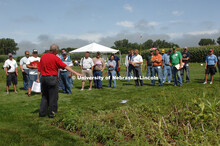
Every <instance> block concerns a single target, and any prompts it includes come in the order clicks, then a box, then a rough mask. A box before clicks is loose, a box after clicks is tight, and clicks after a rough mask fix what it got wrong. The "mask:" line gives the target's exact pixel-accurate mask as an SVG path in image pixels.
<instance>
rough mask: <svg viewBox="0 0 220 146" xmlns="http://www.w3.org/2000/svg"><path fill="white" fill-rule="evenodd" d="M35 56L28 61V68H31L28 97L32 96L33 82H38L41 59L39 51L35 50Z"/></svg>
mask: <svg viewBox="0 0 220 146" xmlns="http://www.w3.org/2000/svg"><path fill="white" fill-rule="evenodd" d="M32 55H33V56H31V57H29V58H28V60H27V63H26V65H27V68H29V78H30V80H29V83H28V96H29V97H30V96H31V87H32V85H33V82H34V81H36V80H37V73H38V64H39V62H40V57H38V51H37V50H36V49H34V50H33V53H32Z"/></svg>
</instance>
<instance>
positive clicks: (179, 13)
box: [172, 10, 184, 16]
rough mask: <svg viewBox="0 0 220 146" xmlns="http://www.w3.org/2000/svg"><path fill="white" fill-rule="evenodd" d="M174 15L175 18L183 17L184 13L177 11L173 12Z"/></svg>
mask: <svg viewBox="0 0 220 146" xmlns="http://www.w3.org/2000/svg"><path fill="white" fill-rule="evenodd" d="M172 14H173V15H175V16H181V15H183V14H184V11H177V10H175V11H172Z"/></svg>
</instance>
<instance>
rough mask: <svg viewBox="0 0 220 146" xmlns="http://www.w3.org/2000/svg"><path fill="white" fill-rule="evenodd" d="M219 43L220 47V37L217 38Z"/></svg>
mask: <svg viewBox="0 0 220 146" xmlns="http://www.w3.org/2000/svg"><path fill="white" fill-rule="evenodd" d="M217 43H218V44H219V45H220V37H218V38H217Z"/></svg>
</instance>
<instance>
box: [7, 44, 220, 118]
mask: <svg viewBox="0 0 220 146" xmlns="http://www.w3.org/2000/svg"><path fill="white" fill-rule="evenodd" d="M58 50H59V46H58V45H55V44H53V45H51V46H50V52H48V53H46V54H44V55H43V56H41V58H40V57H38V50H36V49H34V50H33V52H32V56H30V53H29V51H25V56H24V57H23V58H22V59H21V60H20V64H19V65H20V69H21V72H22V75H23V86H24V89H25V90H27V91H28V96H29V97H30V96H31V88H32V85H33V83H34V82H38V83H39V82H40V83H41V92H42V100H41V105H40V113H39V116H40V117H42V116H46V113H47V111H48V110H49V111H48V113H49V117H54V116H55V114H56V112H57V100H58V91H59V89H62V91H63V93H67V94H72V90H71V87H72V86H73V79H72V74H75V75H76V76H78V77H81V78H82V88H81V90H82V91H83V90H84V89H85V82H86V80H89V89H88V90H92V81H94V88H97V89H102V80H103V71H104V70H105V68H107V70H108V77H109V83H108V87H113V88H116V80H117V78H116V76H117V77H118V78H119V79H121V76H120V67H121V66H120V59H119V57H117V56H116V55H115V54H112V55H111V56H110V58H109V60H108V61H107V62H105V60H104V59H103V58H102V57H101V53H100V52H97V53H96V56H95V57H94V58H90V52H85V56H84V57H83V58H81V60H80V63H79V65H80V69H81V73H78V72H76V71H74V70H73V69H72V68H73V63H72V60H71V58H70V56H68V54H67V52H66V51H65V49H62V50H61V54H60V55H58ZM213 53H214V51H213V49H210V50H209V54H208V56H207V57H206V59H205V62H206V65H205V82H204V84H207V80H208V75H209V74H211V79H210V80H211V81H210V84H212V83H213V78H214V75H215V73H216V72H217V70H216V67H217V66H218V69H219V72H220V54H219V56H218V58H217V56H216V55H214V54H213ZM8 57H9V59H7V60H6V61H5V63H4V66H3V67H4V70H5V73H6V76H7V82H6V92H7V94H9V86H10V85H11V83H12V84H13V87H14V92H15V93H17V89H16V85H17V76H18V65H17V62H16V61H15V60H14V59H13V57H12V54H11V53H9V54H8ZM190 57H191V56H190V53H189V52H188V48H187V47H185V48H184V51H183V52H182V53H181V52H179V51H177V48H176V47H173V48H172V49H170V50H168V52H167V53H166V52H165V50H162V52H161V54H160V51H159V49H157V48H152V49H151V51H150V55H147V57H146V62H145V68H144V69H145V70H147V74H146V78H147V79H150V80H151V83H152V86H155V80H156V76H157V78H158V85H159V86H163V83H165V82H166V81H168V83H171V81H173V83H174V86H177V85H178V86H180V87H182V85H183V83H184V72H185V73H186V80H185V82H186V83H189V82H190V70H189V63H190ZM124 64H125V67H126V79H127V82H130V80H131V79H134V80H135V86H143V85H144V84H143V78H142V68H141V66H142V65H143V58H142V56H141V55H140V54H139V51H138V49H135V50H133V49H131V50H129V51H128V55H127V56H126V57H125V63H124ZM167 79H168V80H167ZM172 79H173V80H172ZM112 85H113V86H112Z"/></svg>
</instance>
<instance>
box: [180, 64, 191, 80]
mask: <svg viewBox="0 0 220 146" xmlns="http://www.w3.org/2000/svg"><path fill="white" fill-rule="evenodd" d="M184 70H185V71H186V82H189V81H190V75H189V64H188V63H187V64H185V65H184V66H183V68H182V69H181V70H180V74H181V77H182V82H184Z"/></svg>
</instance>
